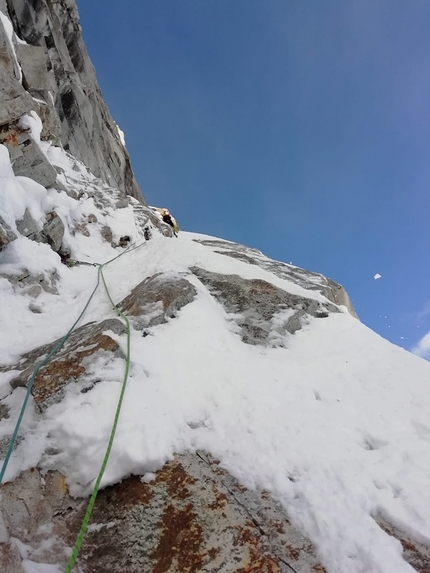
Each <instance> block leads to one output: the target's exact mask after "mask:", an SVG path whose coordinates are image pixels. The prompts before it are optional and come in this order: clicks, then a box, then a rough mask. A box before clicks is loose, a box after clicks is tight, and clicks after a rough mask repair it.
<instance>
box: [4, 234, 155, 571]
mask: <svg viewBox="0 0 430 573" xmlns="http://www.w3.org/2000/svg"><path fill="white" fill-rule="evenodd" d="M144 244H145V242H143V243H140V244H139V245H136V246H134V247H133V246H132V245H130V246H129V247H128V248H127V249H125V250H124V251H123V252H122V253H120V254H119V255H117V256H116V257H113V258H112V259H110V260H109V261H106V262H105V263H103V264H100V263H88V262H84V261H73V263H74V264H73V265H72V266H75V265H90V266H94V267H98V272H97V283H96V286H95V287H94V289H93V291H92V292H91V295H90V297H89V299H88V301H87V302H86V304H85V306H84V308H83V310H82V312H81V313H80V315H79V316H78V318H77V319H76V320H75V322H74V323H73V325H72V326H71V327H70V329H69V330H68V332H67V333H66V334H65V335H64V336H63V338H61V340H60V341H59V342H58V343H57V344H56V345H55V347H54V348H53V349H52V350H51V352H49V354H48V355H47V356H46V357H45V358H44V359H43V360H42V361H41V362H40V363H39V364H38V365H37V366H36V368H35V369H34V371H33V373H32V375H31V378H30V381H29V383H28V386H27V392H26V394H25V398H24V402H23V404H22V407H21V411H20V414H19V417H18V420H17V423H16V425H15V429H14V432H13V435H12V438H11V441H10V443H9V448H8V451H7V453H6V457H5V460H4V462H3V466H2V469H1V472H0V484H1V482H2V480H3V477H4V475H5V472H6V469H7V466H8V464H9V460H10V458H11V455H12V451H13V447H14V445H15V441H16V438H17V436H18V432H19V429H20V427H21V422H22V419H23V417H24V413H25V409H26V407H27V403H28V400H29V397H30V394H31V390H32V388H33V384H34V381H35V379H36V377H37V374H38V373H39V370H40V369H41V368H43V366H45V365H46V364H47V363H48V362H49V360H50V359H51V358H52V357H53V356H54V354H56V353H57V352H58V351H59V350H60V349H61V348H62V347H63V346H64V344H65V342H66V341H67V339H68V338H69V337H70V335H71V334H72V332H73V331H74V329H75V328H76V326H77V325H78V323H79V321H80V320H81V318H82V317H83V316H84V314H85V312H86V310H87V308H88V307H89V305H90V303H91V301H92V299H93V297H94V295H95V293H96V291H97V289H98V287H99V284H100V278H101V279H102V282H103V285H104V287H105V290H106V294H107V296H108V298H109V301H110V303H111V305H112V308H113V310H114V311H115V312H116V313H117V314H118V316H120V317H121V318H122V319H123V320H124V321H125V324H126V329H127V353H126V367H125V372H124V378H123V381H122V387H121V393H120V396H119V399H118V404H117V409H116V412H115V418H114V421H113V425H112V430H111V434H110V437H109V442H108V445H107V448H106V453H105V456H104V459H103V462H102V465H101V468H100V471H99V474H98V476H97V479H96V483H95V485H94V489H93V492H92V494H91V497H90V501H89V503H88V506H87V510H86V512H85V516H84V519H83V522H82V525H81V529H80V531H79V534H78V538H77V540H76V543H75V546H74V548H73V551H72V555H71V557H70V559H69V562H68V564H67V568H66V572H65V573H70V572H71V570H72V568H73V565H74V563H75V561H76V558H77V556H78V554H79V550H80V548H81V545H82V541H83V539H84V536H85V533H86V530H87V527H88V522H89V519H90V516H91V513H92V510H93V507H94V503H95V500H96V497H97V493H98V490H99V487H100V483H101V480H102V478H103V475H104V471H105V469H106V465H107V463H108V460H109V456H110V453H111V450H112V445H113V441H114V438H115V433H116V429H117V426H118V420H119V416H120V412H121V407H122V403H123V400H124V394H125V388H126V385H127V380H128V373H129V371H130V337H131V328H130V321H129V320H128V318H127V317H126V316H125V314H124V313H123V312H121V311H120V310H119V308H118V307H117V306H116V305H115V304H114V302H113V300H112V297H111V295H110V292H109V289H108V286H107V284H106V280H105V277H104V274H103V267H105V266H107V265H109V264H110V263H113V261H116V260H117V259H119V258H120V257H122V256H123V255H125V254H126V253H130V252H131V251H134V250H136V249H138V248H139V247H141V246H142V245H144Z"/></svg>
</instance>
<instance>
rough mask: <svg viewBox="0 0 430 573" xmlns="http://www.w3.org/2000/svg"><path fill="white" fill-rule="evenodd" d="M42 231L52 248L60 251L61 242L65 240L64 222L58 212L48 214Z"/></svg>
mask: <svg viewBox="0 0 430 573" xmlns="http://www.w3.org/2000/svg"><path fill="white" fill-rule="evenodd" d="M42 233H43V236H44V237H45V238H46V242H47V243H48V244H49V245H50V247H51V248H52V250H53V251H55V252H56V253H58V252H59V251H60V249H61V243H62V242H63V236H64V224H63V221H62V220H61V219H60V217H59V216H58V215H57V213H55V212H52V213H48V214H47V216H46V223H45V224H44V225H43V229H42Z"/></svg>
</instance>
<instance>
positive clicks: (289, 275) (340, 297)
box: [196, 239, 358, 318]
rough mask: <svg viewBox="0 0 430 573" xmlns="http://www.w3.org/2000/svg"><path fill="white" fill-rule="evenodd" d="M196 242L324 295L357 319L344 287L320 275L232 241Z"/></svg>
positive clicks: (209, 240) (210, 240)
mask: <svg viewBox="0 0 430 573" xmlns="http://www.w3.org/2000/svg"><path fill="white" fill-rule="evenodd" d="M196 242H198V243H200V244H202V245H206V246H208V247H215V248H216V249H217V250H216V251H215V252H217V253H219V254H220V255H225V256H227V257H232V258H233V259H237V260H239V261H242V262H244V263H246V264H248V265H257V266H259V267H260V268H262V269H264V270H266V271H268V272H269V273H271V274H273V275H275V276H277V277H279V278H281V279H286V280H288V281H291V282H293V283H294V284H297V285H299V286H301V287H302V288H304V289H306V290H315V291H318V292H320V293H321V294H322V295H324V296H325V297H326V298H327V299H328V300H330V301H331V302H334V303H335V304H338V305H343V306H346V308H347V309H348V312H349V313H350V314H351V316H354V317H355V318H358V317H357V314H356V312H355V310H354V307H353V305H352V302H351V299H350V298H349V296H348V293H347V292H346V290H345V289H344V288H343V286H342V285H340V284H338V283H336V282H335V281H333V280H331V279H328V278H327V277H325V276H324V275H321V274H319V273H313V272H311V271H307V270H305V269H301V268H300V267H296V266H294V265H288V264H286V263H281V262H280V261H274V260H273V259H269V258H268V257H266V256H265V255H263V254H262V253H261V252H260V251H258V250H257V249H252V248H250V247H246V246H245V245H240V244H238V243H232V242H230V241H222V240H219V239H208V240H196Z"/></svg>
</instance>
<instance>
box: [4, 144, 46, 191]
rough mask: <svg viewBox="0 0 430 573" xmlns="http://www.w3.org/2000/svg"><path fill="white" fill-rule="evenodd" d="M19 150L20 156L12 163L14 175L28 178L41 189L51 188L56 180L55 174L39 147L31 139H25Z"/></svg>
mask: <svg viewBox="0 0 430 573" xmlns="http://www.w3.org/2000/svg"><path fill="white" fill-rule="evenodd" d="M19 149H20V151H21V152H22V154H21V155H20V156H19V157H17V158H16V159H15V161H14V162H13V171H14V173H15V175H23V176H24V177H30V178H31V179H33V180H34V181H36V182H37V183H39V184H40V185H43V187H52V186H53V185H54V184H55V180H56V179H57V172H56V171H55V169H54V167H53V166H52V165H51V163H50V162H49V161H48V159H47V158H46V156H45V155H44V153H43V152H42V150H41V149H40V147H39V146H38V145H37V144H36V143H35V142H34V141H32V140H31V139H27V140H26V142H25V143H24V144H23V145H20V146H19Z"/></svg>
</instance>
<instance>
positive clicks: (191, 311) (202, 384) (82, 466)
mask: <svg viewBox="0 0 430 573" xmlns="http://www.w3.org/2000/svg"><path fill="white" fill-rule="evenodd" d="M0 147H1V146H0ZM56 154H57V156H56V157H55V158H54V157H51V161H52V162H54V163H55V161H56V162H57V164H59V163H62V166H63V169H64V170H65V173H64V184H65V185H67V184H68V185H69V186H73V188H74V189H75V191H76V198H73V197H71V196H69V195H67V194H66V193H65V192H58V191H55V190H50V191H46V190H45V189H44V188H42V187H41V186H39V185H37V184H35V183H34V182H31V180H29V179H27V178H19V177H15V176H14V175H13V173H12V171H11V169H10V164H9V163H8V159H7V155H5V154H3V155H2V164H1V166H0V167H1V174H0V175H1V181H2V183H3V184H4V185H3V190H4V192H3V195H2V201H3V205H2V209H1V210H2V213H3V214H4V218H5V220H6V222H7V223H8V224H9V226H10V227H11V229H12V230H13V232H15V233H17V234H19V232H18V230H17V229H16V228H14V220H16V219H19V218H20V217H22V216H23V214H24V212H25V210H26V209H28V210H29V211H30V212H31V215H32V218H33V220H34V221H35V222H36V224H37V225H38V226H39V229H42V227H43V224H44V220H45V218H46V214H47V213H48V212H52V211H53V210H54V211H56V213H57V214H58V216H59V217H60V218H61V220H62V221H63V223H64V226H65V228H66V231H65V235H64V239H63V243H64V244H65V246H66V247H67V250H68V252H69V254H70V255H71V258H72V260H79V261H85V262H100V263H102V262H105V261H107V260H110V259H112V258H113V257H115V256H116V255H118V254H119V253H121V252H124V250H123V249H122V248H121V247H118V246H115V245H116V244H117V241H118V239H119V238H120V237H121V236H123V235H127V236H129V237H130V239H131V242H132V243H133V244H134V245H135V246H138V245H139V247H138V248H136V249H134V250H130V251H129V252H126V253H125V254H124V255H123V256H121V257H120V258H118V259H117V260H115V261H114V262H112V263H111V264H110V265H108V266H107V267H106V268H105V276H106V280H107V284H108V286H109V288H110V290H111V293H112V296H113V299H114V301H115V302H120V301H123V300H124V299H125V300H126V301H127V297H129V296H130V293H132V291H134V289H135V287H136V286H137V285H141V284H142V282H143V281H145V279H148V280H147V282H143V286H142V289H141V290H142V292H143V293H145V285H146V286H147V291H149V289H150V287H151V285H153V284H154V281H155V285H156V286H155V288H153V287H151V288H153V292H155V295H154V296H155V298H154V297H153V298H152V299H151V300H150V301H149V302H148V301H144V302H143V303H142V304H141V306H140V308H141V311H142V312H141V313H140V315H139V313H136V312H134V311H133V313H131V314H134V316H133V317H132V324H133V330H132V345H131V370H130V377H129V382H128V386H127V390H126V395H125V401H124V404H123V409H122V413H121V418H120V422H119V427H118V431H117V435H116V439H115V442H114V446H113V451H112V454H111V457H110V461H109V464H108V466H107V469H106V472H105V475H104V478H103V482H102V485H103V486H106V485H109V484H113V483H116V482H118V481H120V480H121V479H123V478H125V477H127V476H129V475H130V474H138V475H143V476H145V475H146V476H147V477H146V478H145V479H148V480H150V479H151V477H152V476H151V473H153V472H157V471H158V470H160V469H161V468H162V466H163V464H164V463H165V462H166V461H168V460H170V459H172V457H173V455H174V454H175V453H178V452H184V451H196V450H202V451H205V452H208V453H209V454H211V455H212V456H213V457H214V458H216V459H218V460H219V461H220V462H221V464H222V466H223V467H224V468H226V469H227V470H228V472H229V473H230V474H232V475H233V476H235V477H236V478H237V479H238V480H239V481H240V482H241V483H242V484H243V485H244V486H245V487H248V488H250V489H255V488H257V489H261V490H266V491H268V492H270V493H272V494H273V496H274V497H275V498H277V499H279V500H280V502H281V503H282V505H283V506H284V508H285V510H286V511H287V513H288V515H289V516H290V518H291V520H292V521H293V523H295V524H296V525H297V526H298V527H299V528H300V530H301V531H302V532H303V533H304V534H305V535H306V536H307V537H308V538H309V539H310V540H311V541H312V542H313V543H314V544H315V546H316V548H317V550H318V553H319V556H320V558H321V560H322V562H323V564H324V566H325V567H326V569H327V571H328V572H329V573H359V572H360V573H363V572H366V573H371V572H375V573H393V572H396V573H397V572H398V573H403V572H405V573H407V572H410V571H413V569H412V567H411V566H410V565H409V564H408V563H406V561H404V559H403V557H402V546H401V544H400V542H399V541H397V540H396V539H394V538H393V537H390V536H389V535H388V534H387V533H385V531H383V530H382V529H381V528H380V526H379V525H378V520H379V518H381V519H385V520H387V521H388V522H389V523H392V524H393V525H395V526H396V527H398V528H399V529H400V530H402V531H405V532H407V533H409V534H410V535H411V536H412V537H413V538H415V539H416V540H417V541H420V542H423V543H425V544H428V543H429V542H430V422H429V420H430V364H429V363H428V362H425V361H424V360H421V359H420V358H417V357H416V356H413V355H411V354H409V353H407V352H406V351H405V350H403V349H401V348H398V347H396V346H394V345H392V344H390V343H389V342H387V341H386V340H384V339H382V338H381V337H380V336H378V335H377V334H375V333H374V332H372V331H371V330H369V329H368V328H367V327H366V326H364V325H363V324H361V323H360V322H359V321H358V320H357V319H356V318H354V317H353V316H351V314H350V312H348V309H347V308H346V306H344V305H338V304H336V300H335V298H331V300H329V299H328V298H327V296H328V293H329V290H327V288H328V287H327V280H326V279H324V277H321V276H320V275H315V274H313V273H307V272H306V271H303V270H301V269H298V268H297V267H293V266H291V265H283V264H281V263H274V262H273V261H270V259H268V258H266V257H264V255H262V254H261V253H259V252H258V251H255V250H253V249H247V248H246V247H242V246H239V245H235V244H234V243H228V242H226V241H222V239H214V238H212V237H206V236H202V235H196V234H193V233H180V234H179V237H178V238H177V239H175V238H168V237H164V236H163V235H162V234H161V233H159V232H158V231H157V229H156V228H155V227H154V226H152V229H151V234H152V238H151V239H150V240H145V237H144V225H142V224H140V223H139V218H138V215H137V214H136V211H135V209H137V208H138V207H137V205H134V204H133V202H131V203H130V204H129V205H128V206H126V207H124V208H121V209H116V208H115V201H116V197H115V191H114V190H112V189H110V190H109V189H108V188H107V187H103V189H102V190H103V194H104V195H103V196H104V197H105V204H104V205H103V204H97V201H98V199H97V198H98V194H97V193H98V190H99V191H100V189H101V188H100V187H97V186H100V185H102V184H101V183H100V182H98V181H97V180H96V179H95V178H94V177H93V176H91V175H90V174H88V173H87V172H86V171H85V169H84V168H82V169H81V170H79V169H77V167H76V165H79V164H77V163H73V162H72V163H69V164H68V163H67V162H70V161H71V159H70V156H67V154H65V153H63V152H60V151H59V150H58V151H56ZM79 190H81V192H79ZM109 193H110V194H111V195H109ZM109 197H111V199H109ZM109 201H110V202H109ZM136 203H137V202H136ZM83 221H85V225H84V224H83ZM145 221H146V223H147V228H148V225H149V226H151V223H150V222H149V223H148V218H146V219H145ZM106 226H108V227H109V228H110V229H111V231H112V235H113V238H112V240H111V241H106V240H105V239H103V237H102V234H101V232H102V229H103V228H105V227H106ZM147 238H148V236H147ZM112 245H114V246H112ZM24 269H25V270H26V272H27V276H28V275H29V276H32V275H33V276H35V275H39V282H42V281H43V280H44V281H45V282H46V283H47V284H49V285H50V287H51V289H47V290H51V291H52V292H47V290H45V289H40V292H39V293H38V294H37V295H36V298H34V296H35V292H29V289H30V287H29V286H28V285H27V286H26V283H25V281H24V283H23V282H22V279H20V280H21V282H20V280H18V278H19V277H22V276H23V273H24V275H25V272H24ZM275 271H276V272H275ZM0 275H1V276H2V277H3V276H4V277H6V278H0V292H1V300H2V313H1V315H0V340H1V342H0V347H1V349H2V350H1V366H2V367H3V368H2V369H1V372H0V397H1V398H2V399H1V401H0V439H3V442H2V451H3V454H4V451H5V444H7V441H8V439H9V437H10V435H11V433H12V431H13V428H14V425H15V422H16V419H17V416H18V412H19V408H20V406H21V403H22V400H23V397H24V393H25V389H24V388H22V387H19V386H18V387H15V388H13V386H14V384H13V380H14V379H15V378H17V377H18V375H19V370H20V369H21V368H23V366H22V365H23V364H24V361H23V360H22V361H21V363H20V362H19V361H20V358H21V356H22V355H23V354H24V353H26V352H29V351H32V350H33V349H36V348H37V347H40V346H41V345H44V344H48V343H52V342H53V341H54V340H56V339H58V338H60V337H62V336H63V335H64V334H65V333H66V332H67V330H68V329H69V328H70V326H71V324H72V323H73V322H74V321H75V319H76V318H77V316H78V315H79V313H80V312H81V310H82V308H83V307H84V305H85V303H86V301H87V300H88V297H89V295H90V293H91V291H92V290H93V288H94V285H95V282H96V277H97V269H96V268H95V267H92V266H75V267H72V268H69V267H67V266H65V265H64V264H62V263H61V259H60V256H59V255H57V254H56V253H55V252H53V250H52V249H51V248H50V247H49V246H48V245H47V244H41V243H39V242H35V241H32V240H30V239H29V238H27V237H25V236H23V235H22V234H19V237H18V238H17V239H16V240H14V241H12V242H10V243H9V244H8V245H7V246H6V248H5V249H4V250H3V251H2V252H0ZM40 275H43V276H42V278H40ZM14 276H15V277H18V278H17V280H15V281H14V280H13V277H14ZM151 281H152V282H151ZM157 281H158V282H157ZM181 281H182V282H181ZM175 284H176V285H179V287H178V288H179V290H181V289H182V291H184V292H185V291H187V296H186V297H185V299H184V300H183V301H182V303H181V304H180V305H178V306H177V307H175V308H173V310H171V312H170V313H169V312H167V311H166V305H164V307H163V302H162V300H161V298H160V300H158V302H157V300H156V293H157V289H159V290H160V292H161V291H162V290H163V288H164V286H163V285H175ZM23 285H24V286H23ZM157 285H159V286H157ZM169 288H170V287H169ZM172 288H173V287H172ZM187 289H188V290H187ZM151 292H152V291H151ZM133 296H134V295H133ZM160 296H161V295H160ZM169 296H170V295H169ZM129 302H130V301H129ZM127 304H128V303H126V302H124V303H123V307H124V308H125V309H127V308H131V307H130V305H129V306H128V307H127ZM130 304H131V303H130ZM133 304H135V303H134V302H133ZM163 308H164V311H163ZM163 312H164V314H163ZM160 313H161V315H163V316H162V318H161V319H160V320H159V318H160V316H161V315H160ZM115 316H116V315H115V314H114V312H113V310H112V309H111V305H110V303H109V300H108V299H107V296H106V294H105V293H104V291H103V290H102V289H101V288H100V289H99V291H98V292H97V294H96V297H95V298H94V299H93V301H92V303H91V305H90V307H89V308H88V311H87V313H86V314H85V316H84V318H83V320H82V322H81V324H82V325H84V324H87V323H90V322H96V323H100V322H101V321H104V320H106V319H109V318H115ZM108 334H109V336H111V338H112V339H113V340H114V341H116V343H117V344H118V346H119V350H120V351H119V353H116V354H114V355H108V353H107V352H106V351H104V350H100V351H98V352H97V353H95V354H94V355H92V356H90V357H88V358H86V361H85V362H83V365H84V370H85V374H84V375H82V376H76V377H75V378H73V379H67V380H65V382H64V387H63V388H62V392H61V393H58V394H56V395H55V396H54V398H53V399H51V400H50V401H45V402H44V401H43V400H42V401H39V402H37V401H36V402H34V401H31V403H30V404H29V407H28V410H27V413H26V416H25V418H24V422H23V426H22V439H21V441H20V442H19V444H18V446H17V448H16V449H15V451H14V454H13V456H12V459H11V461H10V463H9V466H8V469H7V473H6V476H5V477H6V480H7V481H10V480H14V479H15V478H16V477H17V476H18V475H19V474H20V472H22V471H24V470H26V469H28V468H32V467H35V466H38V467H39V468H40V469H41V470H44V471H48V470H54V469H55V470H58V471H60V472H61V473H62V474H63V475H64V476H66V481H67V484H68V487H69V489H70V492H71V493H72V495H75V496H86V495H88V494H89V493H90V491H91V487H92V485H93V480H94V478H95V476H96V475H97V473H98V471H99V467H100V464H101V461H102V458H103V455H104V451H105V448H106V445H107V440H108V436H109V432H110V429H111V425H112V420H113V415H114V411H115V407H116V402H117V400H118V395H119V392H120V384H121V380H122V377H123V372H124V359H123V357H122V356H123V352H125V344H126V338H125V336H124V335H121V334H115V333H114V332H112V331H111V330H109V329H108ZM77 352H78V351H77ZM20 364H21V367H20ZM11 382H12V386H11V384H10V383H11ZM15 386H16V385H15ZM51 398H52V397H51ZM2 412H3V414H2ZM5 412H6V413H7V415H5ZM0 517H1V516H0ZM0 521H1V520H0ZM59 563H60V565H61V563H62V559H61V558H59ZM28 567H30V566H29V565H28ZM39 567H40V566H39ZM47 567H48V566H47ZM30 570H31V569H28V571H30ZM58 570H59V571H60V570H61V568H59V569H58ZM208 570H209V569H208ZM37 571H43V569H42V568H38V569H37ZM46 571H50V572H52V571H53V569H52V568H49V569H48V568H47V569H46Z"/></svg>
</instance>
